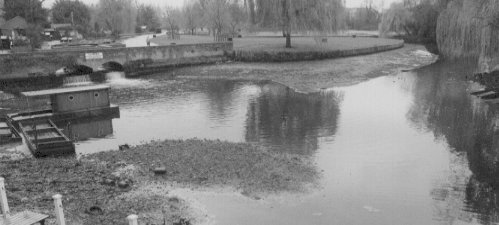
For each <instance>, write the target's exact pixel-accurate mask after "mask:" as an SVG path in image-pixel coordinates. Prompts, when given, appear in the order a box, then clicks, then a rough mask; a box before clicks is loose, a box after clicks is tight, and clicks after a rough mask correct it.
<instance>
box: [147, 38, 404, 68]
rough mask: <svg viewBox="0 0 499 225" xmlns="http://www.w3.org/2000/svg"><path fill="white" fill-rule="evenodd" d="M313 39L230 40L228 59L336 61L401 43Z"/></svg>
mask: <svg viewBox="0 0 499 225" xmlns="http://www.w3.org/2000/svg"><path fill="white" fill-rule="evenodd" d="M324 41H325V42H323V40H322V39H314V38H313V37H293V38H292V39H291V43H292V48H285V47H284V44H285V39H284V38H282V37H243V38H234V39H233V43H234V51H233V54H232V59H233V60H236V61H243V62H289V61H305V60H319V59H328V58H340V57H349V56H357V55H365V54H373V53H378V52H383V51H388V50H393V49H397V48H401V47H403V46H404V42H403V41H402V40H396V39H384V38H369V37H357V38H353V37H351V36H345V37H328V38H327V40H324ZM211 42H213V37H210V36H190V35H182V36H181V38H180V39H178V40H172V39H169V38H168V37H167V36H159V37H157V38H154V39H152V43H154V44H157V45H170V44H172V43H175V44H194V43H211Z"/></svg>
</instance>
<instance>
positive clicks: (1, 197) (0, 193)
mask: <svg viewBox="0 0 499 225" xmlns="http://www.w3.org/2000/svg"><path fill="white" fill-rule="evenodd" d="M0 203H1V206H2V214H3V217H4V218H7V216H8V215H9V214H10V211H9V204H8V202H7V193H6V192H5V179H3V177H0Z"/></svg>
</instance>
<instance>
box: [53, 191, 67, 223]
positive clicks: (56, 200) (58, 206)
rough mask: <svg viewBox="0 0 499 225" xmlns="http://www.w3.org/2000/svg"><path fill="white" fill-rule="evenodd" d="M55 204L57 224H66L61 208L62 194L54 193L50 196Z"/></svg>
mask: <svg viewBox="0 0 499 225" xmlns="http://www.w3.org/2000/svg"><path fill="white" fill-rule="evenodd" d="M52 198H53V199H54V205H55V216H56V218H57V225H66V221H65V220H64V211H63V209H62V195H60V194H56V195H54V196H52Z"/></svg>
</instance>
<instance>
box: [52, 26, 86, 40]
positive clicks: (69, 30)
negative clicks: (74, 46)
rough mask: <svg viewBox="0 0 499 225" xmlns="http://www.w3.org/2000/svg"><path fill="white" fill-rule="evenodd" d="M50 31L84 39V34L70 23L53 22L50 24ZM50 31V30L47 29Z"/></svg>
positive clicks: (62, 35) (61, 35)
mask: <svg viewBox="0 0 499 225" xmlns="http://www.w3.org/2000/svg"><path fill="white" fill-rule="evenodd" d="M50 28H51V29H50V31H52V32H53V31H55V32H58V33H59V35H58V36H60V37H71V38H73V39H82V38H83V36H82V35H81V34H80V33H78V31H77V30H75V29H74V28H73V26H72V25H71V24H70V23H53V24H50ZM47 31H49V30H47Z"/></svg>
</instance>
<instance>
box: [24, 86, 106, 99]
mask: <svg viewBox="0 0 499 225" xmlns="http://www.w3.org/2000/svg"><path fill="white" fill-rule="evenodd" d="M109 88H110V87H109V86H107V85H93V86H79V87H69V88H56V89H48V90H41V91H28V92H21V95H23V96H25V97H36V96H46V95H56V94H67V93H76V92H88V91H98V90H106V89H109Z"/></svg>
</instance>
